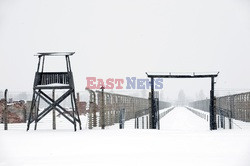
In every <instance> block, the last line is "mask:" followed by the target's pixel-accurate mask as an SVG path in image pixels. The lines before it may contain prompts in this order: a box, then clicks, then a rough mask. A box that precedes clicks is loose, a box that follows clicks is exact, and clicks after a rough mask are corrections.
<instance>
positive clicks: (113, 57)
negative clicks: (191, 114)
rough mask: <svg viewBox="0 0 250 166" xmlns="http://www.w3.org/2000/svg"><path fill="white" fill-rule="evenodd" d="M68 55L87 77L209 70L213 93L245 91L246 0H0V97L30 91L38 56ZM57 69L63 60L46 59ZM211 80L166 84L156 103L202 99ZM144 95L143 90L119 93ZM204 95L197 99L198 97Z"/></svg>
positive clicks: (78, 77)
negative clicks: (212, 75)
mask: <svg viewBox="0 0 250 166" xmlns="http://www.w3.org/2000/svg"><path fill="white" fill-rule="evenodd" d="M43 51H45V52H48V51H74V52H76V53H75V55H73V56H72V57H71V64H72V70H73V73H74V79H75V85H76V91H84V89H85V87H86V77H98V78H124V79H125V77H133V76H135V77H137V78H146V74H145V72H214V71H220V74H219V77H218V78H216V85H215V89H216V95H217V96H222V95H227V94H233V93H238V92H244V91H250V77H249V71H250V70H249V69H250V66H249V64H250V57H249V56H250V54H249V53H250V1H249V0H189V1H187V0H123V1H122V0H105V1H104V0H91V1H86V0H67V1H66V0H40V1H35V0H12V1H9V0H0V54H1V55H0V69H1V70H0V92H1V94H2V91H4V89H6V88H8V89H9V91H12V92H13V93H15V94H20V93H22V92H24V91H25V92H32V86H33V79H34V74H35V70H36V67H37V60H38V58H37V57H35V56H33V55H34V54H36V53H37V52H43ZM47 67H48V69H49V70H51V71H53V70H58V69H59V70H62V69H64V67H65V62H64V58H62V60H58V58H50V59H48V66H47ZM209 90H210V79H165V80H164V90H162V91H161V93H160V97H161V99H164V100H168V101H174V100H176V99H177V98H178V94H180V92H181V91H183V92H184V93H185V96H186V97H187V98H189V99H191V100H196V99H199V98H201V96H203V98H206V97H209ZM113 92H118V93H128V94H132V95H137V96H143V97H145V94H147V93H148V91H140V92H139V91H130V92H126V91H124V90H121V91H116V90H113ZM202 93H204V95H201V94H202Z"/></svg>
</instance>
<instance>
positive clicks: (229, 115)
mask: <svg viewBox="0 0 250 166" xmlns="http://www.w3.org/2000/svg"><path fill="white" fill-rule="evenodd" d="M215 103H216V104H215V107H216V114H217V126H218V128H224V129H225V128H226V126H225V125H226V123H227V122H226V120H228V125H229V126H228V127H229V129H232V128H233V124H235V123H234V122H233V119H235V120H240V121H243V122H250V92H245V93H239V94H233V95H227V96H222V97H217V98H215ZM189 105H190V106H191V107H193V108H196V109H200V110H202V111H205V112H208V113H209V107H210V100H209V99H206V100H200V101H195V102H191V103H189ZM235 125H236V124H235ZM236 126H237V125H236Z"/></svg>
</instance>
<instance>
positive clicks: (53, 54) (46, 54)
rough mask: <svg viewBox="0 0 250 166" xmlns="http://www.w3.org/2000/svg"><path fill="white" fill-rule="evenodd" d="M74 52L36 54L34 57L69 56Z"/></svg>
mask: <svg viewBox="0 0 250 166" xmlns="http://www.w3.org/2000/svg"><path fill="white" fill-rule="evenodd" d="M74 53H75V52H38V53H37V54H36V55H35V56H67V55H68V56H71V55H73V54H74Z"/></svg>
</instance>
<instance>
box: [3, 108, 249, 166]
mask: <svg viewBox="0 0 250 166" xmlns="http://www.w3.org/2000/svg"><path fill="white" fill-rule="evenodd" d="M82 120H83V126H84V125H86V118H84V117H82ZM46 123H48V120H47V122H46V119H45V121H44V123H41V124H38V130H37V131H33V129H31V130H30V131H29V132H26V131H25V128H26V125H25V124H19V125H10V126H9V128H10V129H9V130H8V131H3V130H2V129H3V126H2V125H0V165H1V166H10V165H14V166H16V165H18V166H31V165H32V166H34V165H35V166H40V165H53V166H55V165H59V166H63V165H87V166H93V165H95V166H100V165H102V166H106V165H107V166H112V165H116V166H117V165H118V166H123V165H124V166H131V165H137V166H138V165H151V166H152V165H154V166H156V165H171V166H175V165H178V166H179V165H180V166H182V165H185V166H189V165H190V166H208V165H209V166H211V165H213V166H249V165H250V164H249V163H250V130H249V129H248V128H247V129H234V130H222V129H220V130H217V131H210V130H208V129H209V123H208V122H207V121H206V120H204V119H202V118H200V117H198V116H196V115H195V114H193V113H192V112H191V111H189V110H187V109H186V108H182V107H177V108H175V109H174V110H172V111H171V112H170V113H169V114H167V115H166V116H165V117H164V118H162V120H161V130H146V129H145V130H143V129H137V130H135V129H123V130H118V128H116V127H109V128H108V129H106V130H100V129H95V130H86V129H84V130H82V131H77V132H73V127H72V125H71V124H70V123H68V122H67V123H65V121H64V120H61V122H59V121H58V125H57V126H58V128H59V129H58V130H56V131H53V130H51V129H49V128H51V123H49V124H46ZM126 123H129V122H126ZM126 123H125V127H126ZM130 123H133V121H131V122H130ZM127 125H128V124H127ZM246 125H247V126H248V125H249V124H248V123H246ZM46 126H47V128H46ZM84 128H86V127H84Z"/></svg>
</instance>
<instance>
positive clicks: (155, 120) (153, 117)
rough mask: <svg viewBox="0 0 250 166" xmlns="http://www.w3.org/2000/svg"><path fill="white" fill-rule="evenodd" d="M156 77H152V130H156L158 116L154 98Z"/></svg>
mask: <svg viewBox="0 0 250 166" xmlns="http://www.w3.org/2000/svg"><path fill="white" fill-rule="evenodd" d="M154 93H155V92H154V77H151V118H152V120H151V121H152V126H150V127H152V129H156V123H157V119H156V118H157V117H156V116H157V115H156V113H157V112H156V106H155V97H154Z"/></svg>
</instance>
